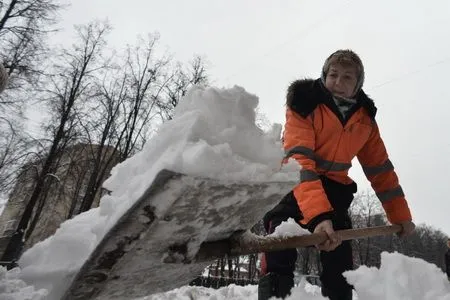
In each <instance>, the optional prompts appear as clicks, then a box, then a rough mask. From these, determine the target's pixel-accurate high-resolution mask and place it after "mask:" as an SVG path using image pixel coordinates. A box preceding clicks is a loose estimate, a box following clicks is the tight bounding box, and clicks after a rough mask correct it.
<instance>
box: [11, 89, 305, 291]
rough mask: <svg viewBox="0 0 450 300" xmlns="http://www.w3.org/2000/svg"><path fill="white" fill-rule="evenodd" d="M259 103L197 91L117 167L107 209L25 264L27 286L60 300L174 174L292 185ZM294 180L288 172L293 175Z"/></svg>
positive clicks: (37, 249)
mask: <svg viewBox="0 0 450 300" xmlns="http://www.w3.org/2000/svg"><path fill="white" fill-rule="evenodd" d="M257 105H258V98H257V97H256V96H254V95H251V94H249V93H247V92H246V91H245V90H244V89H243V88H241V87H234V88H231V89H217V88H207V89H204V88H200V87H195V88H193V89H191V90H190V91H189V92H188V94H187V95H186V97H185V98H183V99H182V101H181V102H180V104H179V105H178V107H177V108H176V109H175V113H174V118H173V120H171V121H168V122H166V123H165V124H163V125H162V126H161V128H160V130H159V132H158V134H157V135H156V136H155V137H154V138H153V139H152V140H150V141H149V142H148V143H147V146H146V147H145V149H144V150H143V151H141V152H140V153H138V154H136V155H135V156H133V157H131V158H129V159H128V160H126V161H125V162H123V163H121V164H119V165H117V166H116V167H115V168H114V169H113V170H112V174H111V177H110V178H109V179H108V180H107V181H106V182H105V184H104V187H105V188H107V189H108V190H110V191H111V194H110V195H107V196H104V197H103V198H102V199H101V202H100V207H99V208H96V209H92V210H90V211H88V212H86V213H83V214H81V215H78V216H76V217H75V218H74V219H72V220H69V221H67V222H65V223H64V224H62V225H61V227H60V229H58V231H57V232H56V233H55V235H54V236H52V237H50V238H48V239H46V240H45V241H43V242H40V243H38V244H37V245H35V246H34V247H33V248H32V249H30V250H28V251H27V252H26V253H24V255H23V256H22V258H21V259H20V261H19V265H20V267H21V268H22V275H21V276H22V278H23V279H24V280H25V281H26V282H29V283H32V284H34V285H35V286H37V287H39V288H45V289H47V290H49V291H50V295H49V298H50V299H52V298H58V297H59V296H60V295H61V293H63V291H64V290H65V289H66V288H67V287H68V285H69V284H70V282H71V280H72V278H73V276H74V275H75V274H76V272H77V271H78V270H79V268H80V267H81V266H82V264H83V263H84V261H85V260H86V259H87V258H88V256H89V254H90V253H91V252H92V251H93V249H94V248H95V247H96V245H97V244H98V243H99V242H100V241H101V239H102V238H103V236H104V235H105V233H106V232H107V231H108V230H109V229H110V228H111V227H112V226H113V225H114V224H115V223H116V222H117V220H118V219H119V218H120V217H121V216H122V215H123V214H124V212H126V211H127V210H128V208H129V207H131V206H132V205H133V204H134V202H135V201H136V200H137V199H138V198H139V197H140V196H141V195H142V194H143V192H144V191H145V190H146V189H147V188H148V187H149V186H150V184H151V183H152V181H153V180H154V178H155V176H156V174H157V173H158V172H159V171H160V170H162V169H169V170H173V171H178V172H182V173H186V174H192V175H200V176H206V177H213V178H219V179H233V180H236V181H239V180H245V181H270V180H277V181H280V180H289V181H291V180H293V181H295V180H296V179H297V176H298V169H299V167H298V165H297V164H296V163H293V164H291V165H290V166H288V167H287V168H283V169H284V170H287V171H286V172H279V170H280V166H281V160H282V158H283V155H284V153H283V150H282V147H281V143H280V136H281V125H279V124H278V125H274V126H273V128H272V130H271V131H270V132H268V133H266V132H263V131H262V130H261V129H259V128H258V127H257V126H256V125H255V120H256V115H255V109H256V107H257ZM289 170H290V171H295V172H288V171H289Z"/></svg>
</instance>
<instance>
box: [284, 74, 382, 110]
mask: <svg viewBox="0 0 450 300" xmlns="http://www.w3.org/2000/svg"><path fill="white" fill-rule="evenodd" d="M356 99H357V103H358V104H359V105H360V106H362V107H364V108H365V109H366V110H367V113H368V114H369V116H370V117H371V118H372V119H375V115H376V113H377V108H376V107H375V103H374V102H373V100H372V99H370V98H369V97H368V96H367V95H366V94H365V93H364V91H363V90H360V91H359V92H358V94H357V95H356ZM330 103H333V98H332V95H331V93H330V92H328V91H327V89H326V88H325V87H324V85H323V84H322V81H321V80H320V79H316V80H314V79H300V80H296V81H294V82H292V83H291V84H290V86H289V87H288V90H287V95H286V105H287V106H288V107H289V108H290V109H292V110H293V111H295V112H296V113H298V114H299V115H300V116H302V117H303V118H306V117H307V116H308V115H310V114H311V113H312V112H313V111H314V109H316V107H317V105H319V104H328V105H330Z"/></svg>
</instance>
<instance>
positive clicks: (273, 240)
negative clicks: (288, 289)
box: [196, 225, 402, 261]
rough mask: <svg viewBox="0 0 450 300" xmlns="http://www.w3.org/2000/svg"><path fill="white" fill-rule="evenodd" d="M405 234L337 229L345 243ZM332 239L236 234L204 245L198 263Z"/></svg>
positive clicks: (322, 235) (397, 228) (383, 228)
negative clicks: (226, 256)
mask: <svg viewBox="0 0 450 300" xmlns="http://www.w3.org/2000/svg"><path fill="white" fill-rule="evenodd" d="M401 231H402V226H401V225H388V226H376V227H368V228H355V229H346V230H337V231H336V233H337V234H339V235H340V236H341V238H342V240H344V241H347V240H353V239H360V238H367V237H373V236H380V235H389V234H394V233H398V232H401ZM327 239H328V237H327V235H326V233H325V232H320V233H313V234H307V235H300V236H291V237H270V236H266V237H264V236H257V235H253V234H248V233H247V234H245V233H244V234H236V235H234V236H232V237H231V238H230V239H227V240H220V241H215V242H206V243H203V244H202V245H201V247H200V250H199V252H198V253H197V256H196V260H197V261H202V260H209V259H213V258H218V257H223V256H225V255H228V256H238V255H246V254H252V253H260V252H271V251H278V250H283V249H291V248H301V247H309V246H314V245H317V244H320V243H322V242H324V241H326V240H327Z"/></svg>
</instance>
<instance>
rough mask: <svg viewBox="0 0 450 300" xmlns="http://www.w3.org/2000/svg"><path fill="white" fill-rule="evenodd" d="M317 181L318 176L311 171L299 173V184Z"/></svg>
mask: <svg viewBox="0 0 450 300" xmlns="http://www.w3.org/2000/svg"><path fill="white" fill-rule="evenodd" d="M314 180H319V175H317V173H316V172H314V171H311V170H301V171H300V182H305V181H314Z"/></svg>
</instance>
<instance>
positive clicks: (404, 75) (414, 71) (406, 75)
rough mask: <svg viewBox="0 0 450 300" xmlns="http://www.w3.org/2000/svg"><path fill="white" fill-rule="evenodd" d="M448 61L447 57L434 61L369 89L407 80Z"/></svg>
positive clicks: (449, 58)
mask: <svg viewBox="0 0 450 300" xmlns="http://www.w3.org/2000/svg"><path fill="white" fill-rule="evenodd" d="M448 61H450V57H447V58H445V59H442V60H438V61H435V62H433V63H431V64H428V65H426V66H424V67H421V68H419V69H416V70H412V71H409V72H406V73H404V74H403V75H400V76H397V77H394V78H392V79H389V80H388V81H385V82H383V83H380V84H377V85H374V86H372V87H371V88H370V89H371V90H376V89H378V88H380V87H382V86H385V85H388V84H390V83H393V82H396V81H400V80H404V79H407V78H409V77H411V76H412V75H415V74H417V73H419V72H422V71H423V70H426V69H429V68H431V67H434V66H437V65H440V64H443V63H446V62H448Z"/></svg>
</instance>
